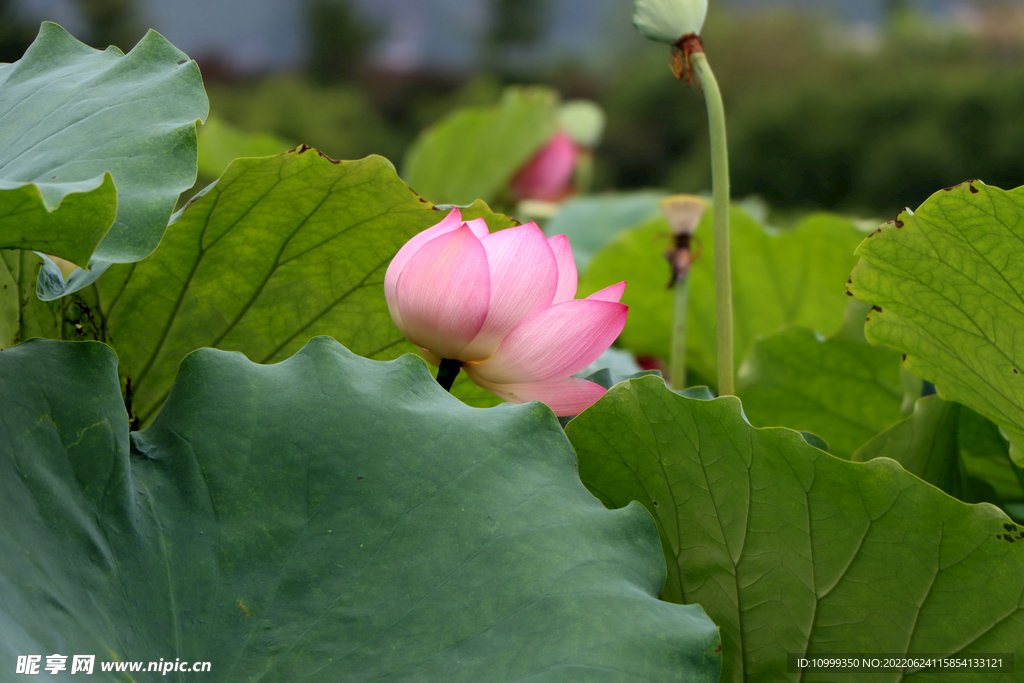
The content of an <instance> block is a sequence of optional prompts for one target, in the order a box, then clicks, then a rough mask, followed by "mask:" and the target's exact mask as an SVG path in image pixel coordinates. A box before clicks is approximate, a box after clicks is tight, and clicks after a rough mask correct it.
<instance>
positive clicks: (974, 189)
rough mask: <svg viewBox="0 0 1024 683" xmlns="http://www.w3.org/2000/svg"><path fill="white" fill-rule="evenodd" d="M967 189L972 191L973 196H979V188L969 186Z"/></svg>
mask: <svg viewBox="0 0 1024 683" xmlns="http://www.w3.org/2000/svg"><path fill="white" fill-rule="evenodd" d="M967 189H969V190H970V191H971V194H978V188H976V187H975V186H974V185H968V186H967Z"/></svg>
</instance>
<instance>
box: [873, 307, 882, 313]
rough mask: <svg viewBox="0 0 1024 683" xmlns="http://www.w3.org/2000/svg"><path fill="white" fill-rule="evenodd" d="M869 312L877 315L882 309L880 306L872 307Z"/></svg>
mask: <svg viewBox="0 0 1024 683" xmlns="http://www.w3.org/2000/svg"><path fill="white" fill-rule="evenodd" d="M871 310H872V311H878V312H879V313H881V312H882V307H881V306H872V307H871Z"/></svg>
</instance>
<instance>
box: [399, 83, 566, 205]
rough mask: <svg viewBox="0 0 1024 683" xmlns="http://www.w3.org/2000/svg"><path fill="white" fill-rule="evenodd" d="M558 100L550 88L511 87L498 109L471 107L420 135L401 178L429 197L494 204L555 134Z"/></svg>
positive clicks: (458, 202) (466, 202)
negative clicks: (520, 170) (480, 200)
mask: <svg viewBox="0 0 1024 683" xmlns="http://www.w3.org/2000/svg"><path fill="white" fill-rule="evenodd" d="M557 108H558V96H557V95H556V94H555V93H554V91H552V90H549V89H547V88H537V87H535V88H508V89H506V90H505V92H504V94H503V95H502V98H501V101H500V102H499V103H498V104H497V105H495V106H493V107H467V108H464V109H460V110H458V111H456V112H455V113H453V114H450V115H449V116H448V117H446V118H445V119H443V120H441V121H440V122H438V123H437V124H435V125H433V126H432V127H430V128H428V129H426V130H425V131H424V132H423V133H421V134H420V136H419V138H417V139H416V141H415V142H414V143H413V145H412V147H410V148H409V152H408V153H407V154H406V156H405V162H404V166H403V168H402V177H403V178H405V180H406V182H408V183H409V185H410V186H411V187H414V188H416V191H417V192H419V193H420V194H421V195H423V196H424V197H426V198H427V199H429V200H431V201H434V202H443V203H446V204H469V203H470V202H473V201H476V200H477V199H482V200H483V201H485V202H490V201H493V200H494V199H496V198H497V196H498V193H500V192H501V191H502V189H504V188H505V186H506V185H508V183H509V181H510V180H512V177H513V176H514V175H515V173H516V171H518V170H519V168H520V167H522V166H523V164H525V163H526V162H527V161H529V159H530V157H532V156H533V155H534V154H535V153H536V152H537V151H538V150H539V149H540V148H541V147H542V146H543V145H544V143H545V142H547V141H548V139H549V138H550V137H551V136H552V135H553V134H554V132H555V125H556V120H557Z"/></svg>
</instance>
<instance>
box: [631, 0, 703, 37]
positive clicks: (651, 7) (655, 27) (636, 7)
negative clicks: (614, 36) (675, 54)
mask: <svg viewBox="0 0 1024 683" xmlns="http://www.w3.org/2000/svg"><path fill="white" fill-rule="evenodd" d="M707 13H708V0H635V2H634V3H633V26H636V30H637V31H639V32H640V35H642V36H643V37H645V38H650V39H651V40H657V41H658V42H660V43H668V44H669V45H675V44H676V43H677V42H678V41H679V39H680V38H682V37H683V36H685V35H688V34H690V33H700V29H701V27H703V26H704V17H705V16H707Z"/></svg>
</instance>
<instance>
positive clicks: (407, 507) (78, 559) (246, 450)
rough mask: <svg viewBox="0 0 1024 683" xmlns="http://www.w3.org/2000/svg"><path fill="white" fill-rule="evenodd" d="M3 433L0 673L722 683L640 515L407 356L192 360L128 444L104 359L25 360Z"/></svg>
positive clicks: (568, 454) (700, 621) (42, 353)
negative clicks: (74, 660) (75, 670)
mask: <svg viewBox="0 0 1024 683" xmlns="http://www.w3.org/2000/svg"><path fill="white" fill-rule="evenodd" d="M0 408H2V409H0V421H2V422H0V424H2V425H3V431H2V434H3V438H2V439H0V492H2V493H0V509H2V513H3V518H4V524H3V525H2V526H0V585H2V586H3V590H2V591H0V642H3V643H4V647H3V648H0V667H2V670H3V671H6V672H13V671H14V670H15V668H14V667H15V657H16V656H17V655H21V654H43V655H47V654H52V653H61V654H67V653H93V654H96V655H97V660H98V661H97V662H96V666H95V670H96V673H94V674H93V675H94V677H95V678H96V679H98V680H105V681H113V680H117V681H123V680H127V678H126V677H125V676H124V675H123V674H122V675H112V674H106V675H105V674H103V673H102V672H101V671H100V668H101V664H102V663H103V662H110V661H113V660H119V661H136V660H141V661H157V660H158V659H161V658H162V659H164V660H165V661H166V660H170V661H174V660H175V659H178V658H180V659H182V660H186V661H208V662H210V664H211V667H210V672H209V673H203V674H198V675H195V676H189V675H187V674H186V675H184V676H181V675H178V676H175V677H174V680H180V681H210V682H211V683H213V682H223V683H235V682H237V681H249V680H263V681H301V680H317V681H324V682H329V681H338V682H339V683H340V682H345V683H350V682H357V681H366V682H369V681H394V682H398V681H407V682H409V683H412V682H413V681H417V682H419V681H438V682H439V683H440V682H442V681H443V682H444V683H457V682H458V681H466V682H467V683H481V682H484V681H488V682H490V681H494V682H499V681H525V680H529V681H581V680H583V681H608V682H612V681H615V682H626V681H636V682H637V683H640V682H641V681H680V682H682V681H708V682H711V681H717V680H718V673H719V668H720V665H721V656H720V655H719V654H716V650H717V649H718V644H719V639H718V632H717V629H716V627H715V625H714V624H713V623H712V622H711V621H710V620H709V619H708V618H707V616H706V615H705V614H704V612H703V611H702V610H701V608H700V607H697V606H688V607H684V606H679V605H673V604H670V603H665V602H660V601H659V600H658V599H657V593H658V590H659V589H660V588H661V586H662V583H663V581H664V579H665V568H664V562H663V555H662V552H661V550H660V544H659V541H658V533H657V530H656V527H655V524H654V523H653V522H652V520H651V518H650V515H648V514H647V512H645V511H644V509H643V508H642V507H641V506H639V505H633V506H630V507H628V508H627V509H624V510H619V511H609V510H606V509H605V508H604V507H603V506H602V505H601V504H600V503H599V502H598V501H597V500H596V499H595V498H593V496H591V495H590V494H589V493H588V492H587V490H586V489H585V488H584V487H583V485H582V484H581V483H580V481H579V478H578V477H577V475H576V459H575V456H574V454H573V452H572V449H571V448H570V446H569V443H568V442H567V441H566V439H565V436H564V434H563V433H562V432H561V430H560V428H559V426H558V422H557V421H556V420H555V417H554V416H553V415H552V414H551V411H550V410H548V409H547V408H545V407H543V406H542V405H540V404H537V403H533V404H530V405H526V406H515V407H513V406H503V407H500V408H495V409H491V410H480V409H476V408H470V407H467V406H464V405H462V404H461V403H460V402H459V401H457V400H455V399H454V398H452V397H451V396H449V395H448V394H447V393H446V392H444V390H442V389H441V388H440V387H439V386H438V385H437V384H436V382H434V380H433V379H432V378H431V377H430V375H429V374H428V373H427V371H426V367H425V365H424V363H423V362H422V361H421V360H419V359H417V358H415V357H413V356H406V357H404V358H402V359H400V360H398V361H393V362H388V363H382V362H375V361H369V360H366V359H363V358H359V357H357V356H355V355H353V354H352V353H350V352H349V351H347V350H346V349H344V348H343V347H341V346H340V345H338V344H337V343H336V342H334V341H332V340H330V339H327V338H318V339H315V340H313V341H312V342H310V344H309V345H308V346H307V347H306V348H305V349H303V350H302V351H300V352H299V353H297V354H296V355H295V356H293V357H292V358H290V359H288V360H287V361H284V362H282V363H279V364H277V365H272V366H260V365H256V364H253V363H251V362H249V361H247V360H246V359H245V358H244V357H243V356H242V355H241V354H236V353H226V352H223V351H218V350H213V349H204V350H202V351H198V352H196V353H195V354H192V355H190V356H189V357H188V358H186V359H185V361H184V362H183V363H182V365H181V371H180V374H179V376H178V379H177V381H176V383H175V385H174V390H173V392H172V393H171V396H170V398H169V400H168V401H167V404H166V405H165V406H164V409H163V410H162V411H161V413H160V415H159V416H158V417H157V419H156V420H155V421H154V422H153V424H152V425H151V426H150V427H149V428H148V429H146V430H145V431H143V432H136V433H133V434H131V435H130V436H129V431H128V416H127V415H126V413H125V410H124V405H123V403H122V402H121V393H120V390H119V387H118V375H117V368H116V358H115V356H114V354H113V352H112V351H111V350H110V349H109V347H106V346H105V345H103V344H100V343H97V342H85V343H69V342H58V341H51V340H34V341H30V342H28V343H25V344H22V345H21V346H18V347H16V348H14V349H8V350H6V351H4V352H3V353H0ZM44 661H45V660H44ZM66 673H67V672H66ZM66 673H65V675H66ZM97 674H99V675H97ZM67 680H72V681H73V680H75V678H72V677H70V676H69V677H68V678H67ZM132 680H134V681H138V682H139V683H143V682H148V683H153V682H156V681H164V680H169V679H167V678H165V677H163V676H162V675H160V674H157V673H151V672H149V673H147V672H141V673H138V674H132Z"/></svg>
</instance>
